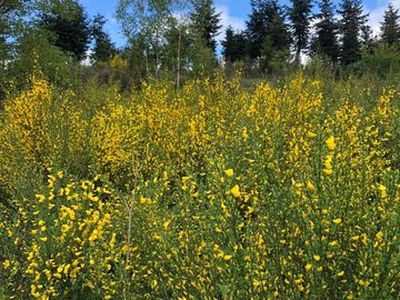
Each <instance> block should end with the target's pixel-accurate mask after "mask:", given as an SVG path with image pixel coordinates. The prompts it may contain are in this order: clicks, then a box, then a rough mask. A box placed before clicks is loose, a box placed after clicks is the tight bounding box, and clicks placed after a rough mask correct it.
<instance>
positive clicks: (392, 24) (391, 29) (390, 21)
mask: <svg viewBox="0 0 400 300" xmlns="http://www.w3.org/2000/svg"><path fill="white" fill-rule="evenodd" d="M399 18H400V17H399V10H398V9H395V8H394V7H393V5H392V4H391V3H389V5H388V7H387V9H386V11H385V15H384V16H383V22H382V24H381V32H382V42H383V43H385V44H387V45H389V46H397V47H398V46H399V45H400V25H399Z"/></svg>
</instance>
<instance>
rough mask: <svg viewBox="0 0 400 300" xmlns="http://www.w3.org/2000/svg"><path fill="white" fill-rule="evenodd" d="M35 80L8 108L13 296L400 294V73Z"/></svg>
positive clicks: (3, 228)
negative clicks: (131, 83) (133, 88)
mask: <svg viewBox="0 0 400 300" xmlns="http://www.w3.org/2000/svg"><path fill="white" fill-rule="evenodd" d="M35 82H36V83H35ZM35 82H34V84H33V88H32V90H31V91H27V92H24V93H22V94H21V95H20V96H19V97H17V98H16V99H10V100H9V101H8V102H7V103H6V109H5V112H4V115H3V117H2V119H1V123H2V125H1V126H0V142H1V143H0V161H1V164H0V193H2V194H0V201H1V203H2V205H3V206H4V209H3V210H2V211H1V213H0V250H1V251H0V282H1V283H0V296H2V294H3V295H4V297H7V298H10V297H13V296H14V297H15V298H39V299H55V298H65V299H71V298H74V297H75V298H79V299H92V298H93V299H107V298H108V299H130V298H143V299H272V298H277V299H303V298H318V299H319V298H321V299H332V298H333V299H343V298H346V299H356V298H357V299H358V298H368V297H372V298H374V299H375V298H376V299H397V298H399V297H400V273H399V271H398V270H399V269H400V241H399V238H400V184H399V182H400V181H399V179H400V174H399V172H400V168H399V162H400V156H399V153H400V148H399V144H398V139H399V137H400V128H399V126H400V116H399V105H398V93H397V90H396V89H394V88H385V89H382V88H379V87H376V86H375V87H369V88H367V89H364V88H362V87H357V86H349V85H346V84H345V83H342V82H337V83H332V82H324V81H313V80H310V79H307V78H304V77H303V76H300V75H299V76H297V77H295V78H293V79H292V80H291V81H290V82H287V83H286V84H283V83H282V84H280V85H278V86H271V85H269V84H267V83H265V82H261V83H259V84H257V85H256V86H255V87H254V89H249V90H246V89H242V88H241V86H240V81H239V80H238V79H233V80H230V81H226V80H225V79H224V78H222V77H217V78H216V79H215V81H210V80H205V81H192V82H188V83H187V84H186V85H185V86H184V87H183V88H182V90H180V91H175V90H174V88H172V87H169V86H168V84H166V83H162V84H159V85H150V84H143V90H142V91H140V92H132V93H131V94H130V95H124V96H122V95H119V94H118V92H116V91H115V89H108V90H104V91H103V90H102V91H90V90H86V91H85V93H83V94H81V95H80V96H78V95H77V94H75V93H74V92H72V91H64V92H62V93H61V92H57V91H54V90H53V89H52V88H51V87H50V86H49V85H48V84H47V83H45V82H42V81H37V80H36V81H35ZM371 88H375V90H374V92H373V93H371ZM377 94H379V96H378V97H376V96H374V95H377ZM89 100H90V101H89ZM59 170H60V171H59ZM21 178H23V179H21ZM1 195H3V197H1Z"/></svg>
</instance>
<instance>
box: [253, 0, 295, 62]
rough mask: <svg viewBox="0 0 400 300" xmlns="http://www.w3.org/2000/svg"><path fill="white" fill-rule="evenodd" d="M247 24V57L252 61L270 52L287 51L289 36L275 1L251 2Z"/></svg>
mask: <svg viewBox="0 0 400 300" xmlns="http://www.w3.org/2000/svg"><path fill="white" fill-rule="evenodd" d="M251 6H252V12H251V14H250V20H249V21H248V22H247V35H248V38H249V43H250V45H249V56H250V57H251V58H253V59H257V58H261V56H263V55H264V56H265V55H267V56H269V55H270V54H271V53H272V52H276V51H279V52H285V51H289V46H290V34H289V31H288V26H287V24H286V23H285V15H284V11H283V9H282V8H281V7H280V6H279V4H278V2H277V1H276V0H252V1H251Z"/></svg>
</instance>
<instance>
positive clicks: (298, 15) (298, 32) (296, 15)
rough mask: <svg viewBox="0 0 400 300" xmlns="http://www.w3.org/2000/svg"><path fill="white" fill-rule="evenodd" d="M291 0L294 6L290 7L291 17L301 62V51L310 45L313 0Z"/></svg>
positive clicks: (297, 59)
mask: <svg viewBox="0 0 400 300" xmlns="http://www.w3.org/2000/svg"><path fill="white" fill-rule="evenodd" d="M291 2H292V7H291V8H290V9H289V19H290V21H291V27H292V37H293V40H294V46H295V51H296V61H297V62H299V61H300V55H301V52H302V51H303V50H304V49H306V48H307V45H308V39H309V31H310V21H311V9H312V2H311V0H291Z"/></svg>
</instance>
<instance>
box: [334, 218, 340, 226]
mask: <svg viewBox="0 0 400 300" xmlns="http://www.w3.org/2000/svg"><path fill="white" fill-rule="evenodd" d="M333 223H334V224H336V225H339V224H341V223H342V219H341V218H337V219H334V220H333Z"/></svg>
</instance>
